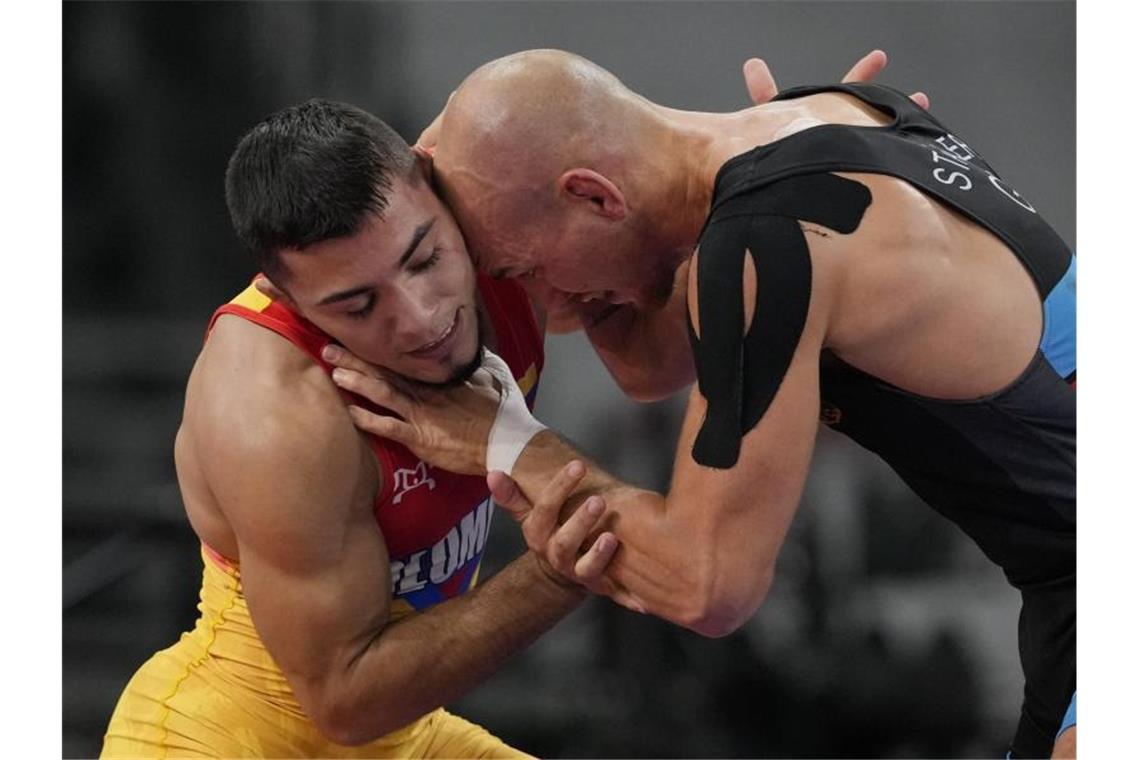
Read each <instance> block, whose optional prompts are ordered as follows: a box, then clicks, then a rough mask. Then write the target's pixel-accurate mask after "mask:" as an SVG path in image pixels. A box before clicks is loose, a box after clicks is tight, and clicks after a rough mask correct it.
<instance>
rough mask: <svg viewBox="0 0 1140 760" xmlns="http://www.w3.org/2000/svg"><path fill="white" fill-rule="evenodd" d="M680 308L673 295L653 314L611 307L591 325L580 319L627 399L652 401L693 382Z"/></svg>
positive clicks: (687, 343)
mask: <svg viewBox="0 0 1140 760" xmlns="http://www.w3.org/2000/svg"><path fill="white" fill-rule="evenodd" d="M674 301H675V302H674ZM683 307H684V302H683V298H681V296H674V300H673V301H671V302H670V303H668V304H667V305H665V306H664V307H663V308H661V309H658V310H655V311H642V310H638V309H635V308H633V307H632V306H620V307H616V308H615V307H611V310H609V311H605V312H601V313H599V314H598V315H596V318H595V319H594V320H588V321H587V320H583V322H584V324H585V331H586V337H587V338H588V339H589V340H590V343H591V345H593V347H594V350H595V351H596V352H597V354H598V358H599V359H601V361H602V363H603V364H604V365H605V366H606V369H607V370H608V371H609V373H610V374H611V375H612V376H613V378H614V380H615V381H616V382H617V383H618V385H619V386H620V387H621V389H622V391H624V392H625V393H626V395H628V396H630V397H631V398H634V399H636V400H638V401H656V400H659V399H662V398H665V397H666V396H669V395H671V394H672V393H675V392H676V391H678V390H680V389H681V388H683V387H684V386H686V385H688V384H690V383H692V382H693V379H694V377H695V375H696V370H695V367H694V364H693V358H692V352H691V350H690V348H689V341H688V335H687V332H686V327H685V321H684V308H683Z"/></svg>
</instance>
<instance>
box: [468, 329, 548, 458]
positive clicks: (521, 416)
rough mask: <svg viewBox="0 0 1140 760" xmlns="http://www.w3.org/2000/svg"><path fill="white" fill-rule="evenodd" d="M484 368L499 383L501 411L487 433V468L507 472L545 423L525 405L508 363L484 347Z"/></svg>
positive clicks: (543, 427) (543, 428)
mask: <svg viewBox="0 0 1140 760" xmlns="http://www.w3.org/2000/svg"><path fill="white" fill-rule="evenodd" d="M483 369H485V370H487V371H488V372H489V373H490V374H491V376H492V377H494V378H495V379H496V380H497V381H498V382H499V386H500V391H499V411H498V412H497V413H496V414H495V422H494V423H493V424H492V425H491V433H490V435H488V436H487V472H491V471H492V470H502V471H503V472H505V473H507V474H508V475H510V474H511V470H512V469H514V466H515V461H516V460H517V459H518V458H519V454H521V453H522V452H523V449H525V448H526V445H527V444H528V443H530V439H531V438H534V436H535V435H536V434H537V433H539V432H541V431H543V430H546V425H543V424H542V423H541V422H539V421H538V420H536V419H535V418H534V415H532V414H531V413H530V409H528V408H527V406H526V398H525V397H524V396H523V394H522V391H521V390H519V386H518V383H516V382H515V377H514V375H512V374H511V370H510V368H509V367H508V366H507V363H506V362H504V361H503V360H502V359H500V358H499V357H498V356H496V355H495V354H493V353H491V352H490V351H484V359H483Z"/></svg>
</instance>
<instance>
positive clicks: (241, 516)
mask: <svg viewBox="0 0 1140 760" xmlns="http://www.w3.org/2000/svg"><path fill="white" fill-rule="evenodd" d="M326 391H327V392H326ZM284 401H285V404H283V405H279V406H278V410H273V409H270V410H266V411H265V414H266V415H275V416H273V417H272V418H267V417H265V416H263V417H262V419H261V424H260V429H259V428H258V424H259V423H256V422H255V423H251V425H250V426H248V427H249V428H251V429H253V430H254V431H255V434H254V435H252V436H251V438H252V442H251V443H249V444H248V445H247V444H243V443H242V442H241V441H234V440H233V437H232V436H231V437H230V438H229V439H227V440H226V441H225V442H223V443H222V444H221V445H220V446H218V447H217V451H216V453H215V454H214V459H215V465H214V468H213V469H214V477H213V478H212V480H213V483H212V485H213V487H214V491H215V494H216V496H217V498H218V500H219V503H220V505H221V507H222V510H223V512H224V513H225V514H226V517H227V518H228V520H229V522H230V525H231V527H232V528H233V531H234V534H235V536H236V538H237V543H238V547H239V561H240V563H241V581H242V586H243V591H244V594H245V597H246V601H247V603H248V605H249V610H250V615H251V616H252V618H253V622H254V625H255V626H256V628H257V631H258V634H259V636H260V637H261V639H262V641H263V642H264V644H265V646H266V649H267V650H268V651H269V653H270V654H271V655H272V656H273V658H274V660H275V661H276V662H277V664H278V665H279V666H280V667H281V669H282V671H283V672H284V674H285V676H286V677H287V678H288V680H289V682H290V684H291V685H292V686H293V688H294V691H295V692H296V694H297V697H298V699H299V700H300V701H301V702H302V704H303V705H304V706H305V707H306V709H309V710H314V709H316V708H319V707H320V706H321V705H322V704H324V703H325V701H326V697H327V696H328V694H329V693H330V691H335V689H336V685H337V679H338V677H339V676H340V675H341V674H343V673H345V672H346V671H347V669H348V668H349V667H350V666H351V664H352V661H353V660H354V658H355V657H356V656H357V655H358V654H359V652H360V651H362V650H363V649H364V648H365V647H366V646H367V645H368V643H369V641H371V639H372V638H374V637H375V636H376V635H377V634H378V633H379V632H380V630H382V628H383V626H384V624H385V622H386V620H387V614H388V608H389V605H390V580H389V577H390V570H389V565H388V554H387V548H386V546H385V543H384V539H383V536H382V535H381V532H380V529H379V526H378V525H377V523H376V519H375V517H374V515H373V512H372V504H373V500H374V498H375V493H376V488H377V486H378V480H377V475H376V469H375V460H374V459H373V458H372V455H371V452H370V451H369V450H368V447H367V445H366V444H365V443H364V442H363V440H362V439H361V438H360V436H359V435H358V434H357V432H356V430H355V429H354V428H353V427H352V424H351V421H350V420H349V419H348V416H347V413H346V412H345V411H344V408H343V405H342V404H341V402H340V401H339V398H338V397H337V396H336V392H335V390H334V389H332V388H331V387H329V388H327V389H324V388H322V389H321V393H320V395H319V396H318V397H316V398H314V397H306V396H305V395H304V394H297V395H294V396H292V397H290V398H288V399H285V400H284ZM282 408H284V411H279V410H280V409H282ZM234 429H243V428H242V426H234Z"/></svg>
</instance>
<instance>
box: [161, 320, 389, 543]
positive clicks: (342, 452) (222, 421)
mask: <svg viewBox="0 0 1140 760" xmlns="http://www.w3.org/2000/svg"><path fill="white" fill-rule="evenodd" d="M182 427H183V433H185V435H186V437H187V439H188V440H190V441H191V442H192V443H191V444H190V445H191V446H192V447H193V452H192V453H193V457H194V461H195V463H196V465H197V468H198V470H199V472H200V474H201V477H202V479H203V480H204V481H205V483H206V484H207V485H208V489H209V492H210V494H211V496H212V499H213V501H214V502H215V504H216V507H217V509H218V510H219V511H220V512H221V513H223V514H224V516H225V519H226V521H227V522H228V523H229V525H230V526H231V527H232V529H233V531H234V533H235V534H236V537H237V540H238V542H239V543H240V544H243V545H244V544H247V543H248V542H249V541H250V540H255V541H256V540H258V537H259V536H261V535H263V534H264V535H271V536H273V537H274V541H281V542H283V543H290V542H289V541H288V539H289V537H290V536H291V535H293V534H296V536H295V537H296V538H297V539H299V540H298V542H297V543H298V544H299V545H308V546H312V545H314V544H313V542H312V541H311V540H310V539H311V537H312V535H311V530H312V527H313V525H314V524H324V525H326V526H328V525H330V524H333V523H336V522H337V521H336V520H335V517H336V515H337V514H338V513H343V515H344V517H345V518H346V520H345V522H350V521H352V520H354V519H355V516H350V514H349V513H350V512H353V511H359V510H360V509H362V508H366V507H367V505H368V504H369V503H370V500H371V498H374V496H375V492H376V489H377V487H378V484H379V483H378V477H377V468H376V464H375V459H374V458H373V457H372V455H371V452H370V451H369V449H368V446H367V444H366V443H365V441H364V439H363V438H362V436H361V435H360V434H359V433H358V432H357V430H356V428H355V427H354V426H353V424H352V420H351V418H350V417H349V416H348V412H347V410H346V408H345V405H344V403H343V401H342V400H341V398H340V395H339V392H338V391H337V389H336V387H335V386H334V385H333V383H332V381H331V380H330V379H329V377H328V376H327V375H326V374H325V372H324V370H322V369H321V367H319V366H318V365H317V364H315V363H314V362H313V361H312V360H311V359H310V358H309V357H308V356H306V355H305V354H304V353H303V352H302V351H301V350H300V349H299V348H297V347H296V346H294V345H293V344H292V343H290V342H289V341H287V340H286V339H284V338H282V337H281V336H279V335H277V334H276V333H273V332H272V331H270V330H266V329H264V328H262V327H260V326H258V325H254V324H252V323H249V322H247V321H245V320H242V319H240V318H235V317H222V318H221V319H219V321H218V323H217V324H216V325H215V328H214V330H213V332H212V333H211V335H210V338H209V339H208V340H207V342H206V345H205V347H204V348H203V350H202V353H201V355H200V356H199V358H198V361H197V363H196V364H195V367H194V371H193V373H192V375H191V379H190V383H189V385H188V387H187V394H186V412H185V416H184V418H183V425H182ZM182 435H183V434H182V433H180V437H181V436H182ZM188 506H189V505H188ZM318 548H319V547H318Z"/></svg>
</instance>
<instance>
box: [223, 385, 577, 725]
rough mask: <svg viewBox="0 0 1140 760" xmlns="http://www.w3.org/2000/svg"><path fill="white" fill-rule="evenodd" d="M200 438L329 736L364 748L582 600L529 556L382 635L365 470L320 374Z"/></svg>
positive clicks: (304, 693) (272, 639) (246, 403)
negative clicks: (470, 590) (481, 583)
mask: <svg viewBox="0 0 1140 760" xmlns="http://www.w3.org/2000/svg"><path fill="white" fill-rule="evenodd" d="M248 395H249V398H246V399H242V400H241V403H239V404H236V405H235V407H236V408H237V409H240V410H241V411H240V412H239V413H238V414H239V416H238V417H237V418H235V417H234V416H233V415H229V416H228V418H226V419H221V418H219V419H218V421H217V424H216V425H215V426H214V429H213V431H212V432H213V433H215V434H213V435H208V436H207V437H204V438H202V440H203V441H206V442H207V445H206V446H202V447H201V448H202V449H203V452H202V453H203V455H204V457H205V461H206V468H207V477H208V478H209V481H210V484H211V488H212V490H213V491H214V493H215V495H216V497H217V499H218V501H219V502H220V504H221V506H222V508H223V511H224V512H225V514H226V516H227V517H228V519H229V521H230V523H231V525H232V527H233V530H234V532H235V534H236V537H237V540H238V545H239V551H240V561H241V573H242V583H243V586H244V589H245V594H246V597H247V600H248V604H249V608H250V612H251V614H252V616H253V619H254V622H255V624H256V626H257V630H258V632H259V634H260V635H261V637H262V639H263V641H264V643H265V645H266V647H267V649H268V650H269V652H270V654H271V655H272V656H273V658H274V660H275V661H276V662H277V663H278V664H279V665H280V667H281V668H282V670H283V672H284V673H285V676H286V678H287V679H288V680H289V683H290V684H291V686H292V687H293V689H294V691H295V693H296V696H297V699H298V701H299V702H300V703H301V705H302V706H303V707H304V709H305V711H306V713H307V714H308V715H309V716H310V718H311V719H312V720H313V721H314V722H315V723H316V725H317V726H318V728H319V729H320V730H321V731H322V733H324V734H326V735H327V736H329V737H330V738H331V739H333V740H334V741H336V742H338V743H342V744H359V743H363V742H366V741H369V740H371V739H373V738H376V737H378V736H381V735H383V734H385V733H388V732H390V731H392V730H394V729H396V728H398V727H400V726H402V725H405V724H407V723H408V722H410V721H412V720H414V719H415V718H417V717H419V716H421V715H424V714H426V713H427V712H429V711H430V710H432V709H434V708H436V707H438V706H440V705H442V704H445V703H447V702H449V701H451V700H453V699H455V698H456V697H458V696H459V695H461V694H463V693H464V692H465V691H467V690H468V689H470V688H471V687H472V686H474V685H475V684H476V683H478V682H479V681H480V680H482V679H483V678H485V677H486V676H487V675H488V674H489V673H491V672H492V671H493V670H494V669H496V668H497V667H498V666H499V665H500V664H501V663H502V662H503V661H504V660H505V659H506V658H507V657H508V656H510V655H511V654H513V653H514V652H517V651H518V650H520V649H522V648H523V647H525V646H526V645H527V644H529V643H530V642H531V641H533V640H534V639H535V638H536V637H537V636H538V635H539V634H541V633H542V632H543V631H545V630H546V629H548V628H549V627H550V626H551V625H552V624H553V623H555V622H556V621H558V620H559V619H560V618H561V617H562V616H564V615H565V614H566V613H567V612H569V611H570V610H571V609H573V608H574V607H575V606H576V605H577V604H578V603H579V602H580V601H581V600H582V598H583V593H582V592H581V591H580V590H578V589H575V588H572V587H570V586H569V585H566V584H563V583H560V582H555V581H554V580H553V579H552V578H551V576H550V575H548V573H547V572H546V571H545V570H544V569H543V568H542V567H541V566H540V565H539V561H538V559H537V558H536V556H535V555H533V554H531V553H527V554H525V555H523V556H522V557H521V558H519V559H518V560H516V561H515V562H513V563H512V564H510V565H509V566H508V567H507V568H506V569H504V570H503V571H502V572H501V573H499V574H498V575H497V576H495V577H494V578H492V579H491V580H490V581H489V582H487V583H486V584H485V585H483V586H481V587H479V588H477V589H476V590H474V591H472V592H470V593H468V594H464V595H462V596H460V597H458V598H456V599H453V600H449V601H447V602H444V603H442V604H439V605H437V606H436V607H434V608H432V609H430V610H428V611H426V612H424V613H422V614H417V615H413V616H410V617H408V618H406V619H404V620H402V621H400V622H398V623H394V624H391V625H389V624H388V622H387V621H388V611H389V604H390V602H391V599H390V576H389V561H388V553H387V549H386V546H385V543H384V539H383V536H382V535H381V533H380V530H379V527H378V525H377V523H376V519H375V517H374V515H373V512H372V506H373V500H374V497H375V492H376V488H377V477H376V470H375V464H374V460H373V458H372V454H371V452H370V451H369V449H368V447H367V445H366V444H365V443H364V441H363V440H362V438H361V436H360V435H359V433H358V432H357V431H356V430H355V429H354V428H353V427H352V424H351V422H350V420H349V418H348V415H347V413H346V411H345V408H344V405H343V403H342V402H341V400H340V398H339V397H338V395H337V393H336V391H335V389H334V387H333V386H332V384H331V383H329V381H328V378H327V377H326V376H324V374H323V373H322V372H321V370H319V369H318V368H317V367H315V366H314V367H311V368H309V369H307V370H305V371H303V372H301V373H300V376H299V377H297V378H295V379H294V380H293V381H288V380H282V381H280V382H279V383H278V382H272V383H269V384H268V387H265V386H260V387H257V388H256V389H254V390H253V392H250V393H249V394H248Z"/></svg>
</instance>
